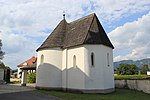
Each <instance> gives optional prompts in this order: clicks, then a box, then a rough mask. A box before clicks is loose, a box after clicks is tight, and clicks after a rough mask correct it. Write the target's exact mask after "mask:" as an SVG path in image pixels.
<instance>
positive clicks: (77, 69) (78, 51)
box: [62, 47, 85, 89]
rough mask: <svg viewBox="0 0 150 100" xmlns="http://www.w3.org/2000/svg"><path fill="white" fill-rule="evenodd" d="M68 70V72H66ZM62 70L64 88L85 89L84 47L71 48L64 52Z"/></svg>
mask: <svg viewBox="0 0 150 100" xmlns="http://www.w3.org/2000/svg"><path fill="white" fill-rule="evenodd" d="M74 56H76V66H73V57H74ZM66 59H67V61H66ZM66 66H67V67H66ZM66 68H67V70H65V69H66ZM62 70H63V72H62V86H63V88H70V89H84V85H85V83H84V82H85V81H84V78H85V77H84V47H77V48H70V49H65V50H64V51H63V64H62ZM66 79H67V80H66Z"/></svg>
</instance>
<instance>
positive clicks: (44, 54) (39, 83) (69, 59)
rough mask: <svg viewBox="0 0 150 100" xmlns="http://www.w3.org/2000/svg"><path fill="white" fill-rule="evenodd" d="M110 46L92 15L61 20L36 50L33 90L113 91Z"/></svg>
mask: <svg viewBox="0 0 150 100" xmlns="http://www.w3.org/2000/svg"><path fill="white" fill-rule="evenodd" d="M113 49H114V47H113V45H112V44H111V42H110V40H109V38H108V37H107V34H106V33H105V31H104V29H103V27H102V25H101V24H100V22H99V20H98V18H97V16H96V14H91V15H88V16H86V17H83V18H80V19H78V20H75V21H73V22H70V23H67V22H66V20H65V16H64V19H63V20H62V21H61V22H60V23H59V24H58V25H57V27H56V28H55V29H54V30H53V32H52V33H51V34H50V35H49V36H48V38H47V39H46V40H45V41H44V42H43V44H42V45H41V46H40V47H39V48H38V49H37V69H36V70H37V71H36V75H37V76H36V88H39V89H42V88H46V89H51V88H52V89H61V90H62V89H63V90H71V91H81V92H84V93H109V92H112V91H114V68H113Z"/></svg>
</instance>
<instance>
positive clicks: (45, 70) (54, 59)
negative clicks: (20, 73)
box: [36, 48, 62, 88]
mask: <svg viewBox="0 0 150 100" xmlns="http://www.w3.org/2000/svg"><path fill="white" fill-rule="evenodd" d="M41 55H43V56H44V61H43V64H40V63H41ZM37 57H38V59H37V75H36V86H39V87H56V88H60V87H62V77H61V75H62V71H61V67H62V50H61V49H59V48H50V49H43V50H39V51H38V53H37Z"/></svg>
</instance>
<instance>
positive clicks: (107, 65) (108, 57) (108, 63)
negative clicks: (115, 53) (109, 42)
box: [107, 53, 110, 67]
mask: <svg viewBox="0 0 150 100" xmlns="http://www.w3.org/2000/svg"><path fill="white" fill-rule="evenodd" d="M107 66H108V67H109V66H110V65H109V53H107Z"/></svg>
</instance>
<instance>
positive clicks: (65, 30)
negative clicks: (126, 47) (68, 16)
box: [37, 14, 114, 51]
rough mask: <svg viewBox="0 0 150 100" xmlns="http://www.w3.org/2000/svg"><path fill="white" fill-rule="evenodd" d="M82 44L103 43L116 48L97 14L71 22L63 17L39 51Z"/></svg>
mask: <svg viewBox="0 0 150 100" xmlns="http://www.w3.org/2000/svg"><path fill="white" fill-rule="evenodd" d="M82 44H103V45H106V46H109V47H111V48H114V47H113V45H112V44H111V42H110V40H109V38H108V37H107V34H106V32H105V31H104V29H103V27H102V25H101V24H100V22H99V20H98V18H97V16H96V14H91V15H88V16H86V17H83V18H80V19H78V20H76V21H73V22H70V23H67V22H66V20H65V19H63V20H62V21H61V22H60V23H59V24H58V25H57V27H56V28H55V29H54V31H53V32H52V33H51V34H50V35H49V36H48V38H47V39H46V40H45V41H44V42H43V44H42V45H41V46H40V47H39V48H38V49H37V51H38V50H40V49H44V48H53V47H61V48H69V47H73V46H78V45H82Z"/></svg>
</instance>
